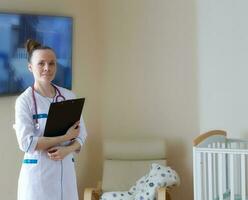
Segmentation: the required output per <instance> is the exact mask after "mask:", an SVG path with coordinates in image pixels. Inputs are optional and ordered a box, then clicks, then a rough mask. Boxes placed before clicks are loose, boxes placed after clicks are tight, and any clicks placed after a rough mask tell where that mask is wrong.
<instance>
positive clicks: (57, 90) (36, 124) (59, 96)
mask: <svg viewBox="0 0 248 200" xmlns="http://www.w3.org/2000/svg"><path fill="white" fill-rule="evenodd" d="M52 86H53V87H54V89H55V97H54V98H55V99H53V102H60V101H65V97H64V96H63V95H62V94H61V92H60V91H59V88H57V87H56V86H55V85H54V84H52ZM34 91H35V90H34V85H33V86H32V97H33V102H34V108H35V118H34V120H35V125H34V126H35V128H36V129H37V130H39V129H40V124H39V121H38V111H37V102H36V98H35V94H34ZM57 94H58V95H57ZM54 100H55V101H54Z"/></svg>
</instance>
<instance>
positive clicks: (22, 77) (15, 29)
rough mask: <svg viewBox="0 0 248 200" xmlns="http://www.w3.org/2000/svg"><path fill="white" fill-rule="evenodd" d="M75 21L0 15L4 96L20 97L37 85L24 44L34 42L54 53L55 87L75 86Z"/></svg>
mask: <svg viewBox="0 0 248 200" xmlns="http://www.w3.org/2000/svg"><path fill="white" fill-rule="evenodd" d="M72 30H73V19H72V17H65V16H48V15H34V14H17V13H0V44H1V45H0V95H7V94H18V93H21V92H22V91H24V90H25V89H26V88H27V87H28V86H30V85H33V83H34V80H33V75H32V73H30V71H29V70H28V67H27V66H28V61H27V52H26V49H25V47H24V44H25V42H26V40H27V39H29V38H32V39H35V40H37V41H39V42H40V43H41V44H43V45H45V46H49V47H51V48H53V49H54V51H55V53H56V57H57V74H56V77H55V79H54V83H55V84H57V85H59V86H62V87H65V88H67V89H71V86H72Z"/></svg>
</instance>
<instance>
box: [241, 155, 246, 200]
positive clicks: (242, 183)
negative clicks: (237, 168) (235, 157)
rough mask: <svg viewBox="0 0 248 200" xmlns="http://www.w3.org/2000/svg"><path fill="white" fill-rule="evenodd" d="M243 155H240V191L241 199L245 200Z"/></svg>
mask: <svg viewBox="0 0 248 200" xmlns="http://www.w3.org/2000/svg"><path fill="white" fill-rule="evenodd" d="M245 168H246V167H245V155H244V154H243V155H241V190H242V199H244V200H245V198H246V197H245V196H246V181H245V179H246V174H245Z"/></svg>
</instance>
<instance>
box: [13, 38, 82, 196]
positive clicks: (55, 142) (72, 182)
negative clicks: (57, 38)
mask: <svg viewBox="0 0 248 200" xmlns="http://www.w3.org/2000/svg"><path fill="white" fill-rule="evenodd" d="M26 49H27V52H28V69H29V71H30V72H32V73H33V76H34V85H33V86H30V87H28V88H27V89H26V90H25V91H24V92H23V93H22V94H21V95H20V96H19V97H18V98H17V100H16V105H15V126H14V127H15V130H16V136H17V140H18V144H19V147H20V149H21V150H22V151H24V152H25V155H24V159H23V162H22V167H21V172H20V176H19V182H18V200H78V192H77V183H76V175H75V169H74V160H73V152H75V151H76V152H78V151H79V150H80V148H81V146H82V145H83V143H84V142H85V139H86V135H87V134H86V129H85V125H84V122H83V119H81V120H80V121H78V122H76V123H75V124H74V125H73V126H72V127H71V128H70V129H69V130H68V131H67V133H66V134H65V135H63V136H57V137H44V136H43V133H44V129H45V124H46V118H47V114H48V109H49V106H50V104H51V103H52V102H55V101H61V100H67V99H73V98H75V95H74V94H73V93H72V92H71V91H69V90H67V89H65V88H62V87H59V86H56V85H54V84H53V83H52V80H53V79H54V77H55V74H56V56H55V53H54V51H53V50H52V49H51V48H50V47H46V46H42V45H41V44H40V43H38V42H36V41H34V40H28V41H27V43H26Z"/></svg>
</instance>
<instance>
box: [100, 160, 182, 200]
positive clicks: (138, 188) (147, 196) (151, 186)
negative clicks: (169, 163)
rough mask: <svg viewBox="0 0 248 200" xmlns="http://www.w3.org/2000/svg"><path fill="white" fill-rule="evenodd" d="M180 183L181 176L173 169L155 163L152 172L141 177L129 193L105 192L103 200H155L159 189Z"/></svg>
mask: <svg viewBox="0 0 248 200" xmlns="http://www.w3.org/2000/svg"><path fill="white" fill-rule="evenodd" d="M179 183H180V179H179V176H178V175H177V173H176V172H175V171H174V170H173V169H171V168H170V167H165V166H163V165H159V164H157V163H153V164H152V166H151V169H150V172H149V173H148V174H147V175H145V176H143V177H141V178H140V179H139V180H138V181H137V182H136V184H135V185H134V186H132V187H131V188H130V190H129V191H116V192H105V193H103V195H102V196H101V200H154V199H155V197H156V190H157V189H158V188H159V187H164V186H166V187H172V186H175V185H179Z"/></svg>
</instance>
